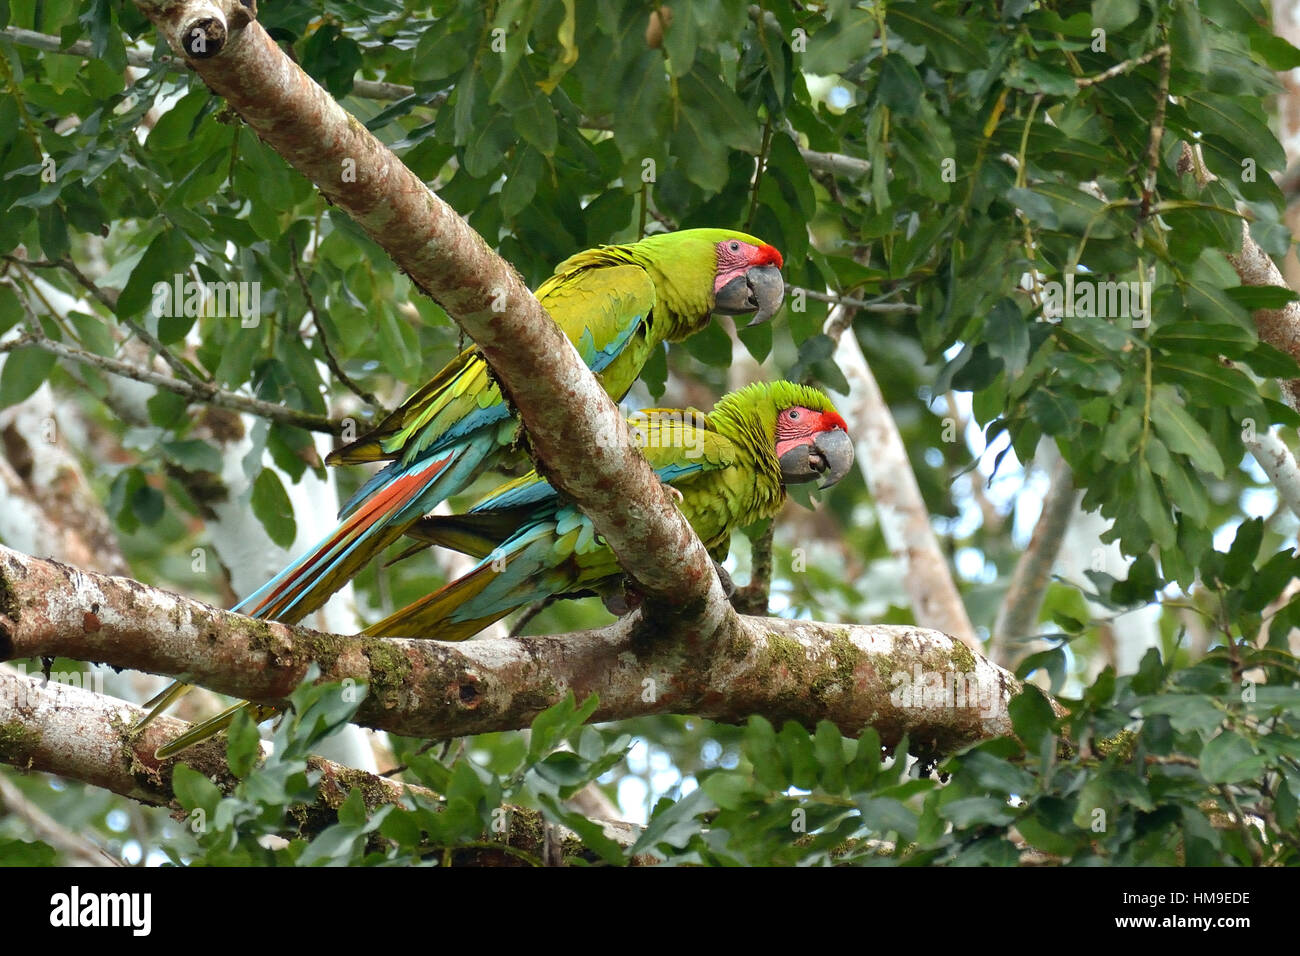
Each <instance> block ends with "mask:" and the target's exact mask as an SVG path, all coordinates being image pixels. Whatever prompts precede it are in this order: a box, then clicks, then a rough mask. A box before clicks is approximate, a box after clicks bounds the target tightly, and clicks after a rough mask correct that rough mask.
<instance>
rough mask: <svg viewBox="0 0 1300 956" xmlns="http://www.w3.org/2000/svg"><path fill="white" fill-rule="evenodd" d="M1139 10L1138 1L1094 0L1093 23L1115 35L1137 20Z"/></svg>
mask: <svg viewBox="0 0 1300 956" xmlns="http://www.w3.org/2000/svg"><path fill="white" fill-rule="evenodd" d="M1139 9H1140V8H1139V4H1138V0H1092V22H1093V23H1094V24H1096V25H1097V26H1099V27H1101V29H1103V30H1105V31H1106V32H1107V33H1114V32H1117V31H1119V30H1122V29H1124V28H1125V27H1126V26H1128V25H1129V24H1130V23H1132V22H1133V21H1134V20H1136V19H1137V17H1138V10H1139Z"/></svg>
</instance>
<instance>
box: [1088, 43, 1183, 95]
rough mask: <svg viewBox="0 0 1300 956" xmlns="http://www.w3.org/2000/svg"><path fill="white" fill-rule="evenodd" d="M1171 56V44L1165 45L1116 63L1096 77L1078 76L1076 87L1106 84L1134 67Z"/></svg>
mask: <svg viewBox="0 0 1300 956" xmlns="http://www.w3.org/2000/svg"><path fill="white" fill-rule="evenodd" d="M1168 54H1169V44H1168V43H1166V44H1163V45H1162V46H1158V47H1156V48H1155V49H1154V50H1151V51H1149V52H1147V53H1143V54H1142V55H1141V56H1139V57H1134V58H1133V59H1131V60H1125V61H1124V62H1123V63H1116V64H1115V65H1114V66H1112V67H1111V68H1110V69H1109V70H1105V71H1103V72H1101V73H1098V74H1097V75H1096V76H1077V77H1075V78H1074V85H1075V86H1077V87H1079V88H1080V89H1082V88H1083V87H1085V86H1095V85H1096V84H1098V83H1104V82H1105V81H1106V80H1109V79H1110V78H1111V77H1115V76H1119V75H1120V74H1121V73H1127V72H1128V71H1129V70H1131V69H1133V68H1134V67H1138V66H1141V65H1142V64H1143V63H1150V62H1151V61H1152V60H1154V59H1155V58H1156V57H1158V56H1167V55H1168Z"/></svg>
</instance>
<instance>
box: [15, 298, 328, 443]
mask: <svg viewBox="0 0 1300 956" xmlns="http://www.w3.org/2000/svg"><path fill="white" fill-rule="evenodd" d="M10 285H13V284H12V283H10ZM14 288H15V291H18V292H19V295H18V299H19V301H20V302H21V303H22V306H23V310H24V311H25V312H26V313H27V317H28V328H29V329H30V330H31V331H28V332H25V333H23V334H22V335H19V336H16V337H15V338H13V339H10V340H9V341H8V342H4V343H0V353H4V352H14V351H17V350H18V349H21V348H27V347H28V346H34V347H36V348H39V349H42V350H44V351H46V352H51V353H53V354H54V355H57V356H59V357H60V358H64V359H68V360H69V361H73V362H77V363H79V364H81V365H89V366H91V367H92V368H97V369H100V370H101V371H105V372H110V373H112V374H113V375H120V376H122V377H123V378H130V379H135V381H137V382H145V383H146V384H149V385H156V386H157V387H159V388H163V389H166V390H167V391H169V392H174V393H176V394H177V395H180V396H183V397H185V398H188V399H190V401H193V402H198V403H201V404H205V405H215V406H217V407H218V408H229V409H230V410H232V411H236V412H245V413H247V414H249V415H256V416H257V417H259V418H266V419H269V420H270V421H273V422H281V423H283V424H285V425H293V426H295V427H296V428H304V429H307V430H308V431H316V432H325V433H326V434H330V435H337V434H338V433H339V432H340V431H341V430H342V427H343V425H342V422H341V421H339V420H338V419H334V418H328V417H326V416H325V415H314V414H312V413H311V412H303V411H299V410H298V409H296V408H287V407H285V406H283V405H275V404H272V403H271V402H264V401H262V400H261V399H257V398H249V397H248V396H246V395H237V394H235V393H234V392H227V391H226V390H225V389H221V388H218V387H217V386H215V385H210V384H208V383H207V382H182V381H181V380H180V379H175V378H172V377H171V376H169V375H163V374H162V373H161V372H155V371H153V370H152V369H146V368H140V367H139V366H136V365H132V364H130V363H129V362H123V361H121V360H120V359H115V358H110V357H109V356H107V355H99V354H97V353H95V352H87V351H86V350H85V349H79V348H76V347H75V346H72V345H66V344H64V343H63V342H56V341H54V340H53V339H51V338H49V337H47V336H46V335H45V333H44V332H42V331H40V328H41V326H40V322H39V320H38V319H37V318H36V313H35V312H33V311H32V309H31V306H30V305H28V303H27V300H26V297H25V296H23V295H22V294H21V290H18V289H17V287H16V286H14Z"/></svg>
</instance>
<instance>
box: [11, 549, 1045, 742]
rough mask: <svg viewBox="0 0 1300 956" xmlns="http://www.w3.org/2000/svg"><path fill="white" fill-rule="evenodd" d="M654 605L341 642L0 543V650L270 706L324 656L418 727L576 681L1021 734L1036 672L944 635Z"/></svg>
mask: <svg viewBox="0 0 1300 956" xmlns="http://www.w3.org/2000/svg"><path fill="white" fill-rule="evenodd" d="M638 613H639V612H634V613H633V614H631V615H629V616H628V617H625V618H623V619H621V620H619V621H617V622H615V623H614V624H611V625H609V626H608V627H604V628H600V629H597V630H591V631H583V632H579V633H575V634H558V635H554V636H550V637H529V638H514V639H486V640H476V641H466V642H462V643H459V644H451V643H447V642H443V641H429V640H398V639H386V638H373V637H362V636H355V637H342V636H337V635H326V634H320V633H318V632H316V631H311V630H309V629H307V628H296V627H288V626H286V625H283V624H279V623H275V622H266V621H255V620H251V619H249V618H246V617H244V616H243V615H239V614H234V613H232V612H229V611H222V610H218V609H216V608H213V607H210V606H209V605H206V604H203V603H201V602H198V601H192V600H189V599H187V598H184V597H181V596H179V595H175V594H171V593H169V592H166V591H161V590H158V589H155V588H150V587H147V586H145V585H143V584H140V583H138V582H136V581H132V580H130V579H128V578H116V577H111V576H108V575H102V574H94V573H91V572H88V571H79V570H77V569H75V568H70V567H68V566H67V565H63V564H59V563H57V562H53V561H44V560H41V559H38V558H32V557H29V556H27V555H23V554H20V553H19V552H16V551H12V550H9V549H7V548H2V547H0V658H4V659H19V658H29V657H40V656H59V657H70V658H74V659H77V660H85V661H98V662H103V663H106V664H108V665H110V666H112V667H131V668H136V669H139V670H148V671H153V672H161V673H168V674H178V675H183V677H184V679H186V680H192V681H196V682H198V683H201V684H203V685H204V686H207V687H211V688H212V689H214V690H219V691H221V692H223V693H228V694H234V695H238V696H240V697H244V698H247V699H251V700H257V701H261V702H266V703H279V702H280V701H282V699H283V698H284V697H286V696H287V695H288V694H289V693H290V692H291V691H292V690H293V688H294V687H295V686H296V685H297V684H298V683H300V682H301V681H302V679H303V678H304V676H305V675H306V673H307V670H308V668H309V667H310V665H311V664H312V663H313V662H315V663H316V664H317V665H318V666H319V667H320V669H321V672H322V678H323V679H325V680H344V679H348V678H350V679H352V680H354V681H357V682H359V683H360V682H364V683H366V684H368V685H369V687H370V693H369V695H368V697H367V699H366V700H365V701H364V702H363V703H362V705H361V708H360V710H359V711H358V713H357V717H356V720H357V722H358V723H362V724H365V725H367V726H370V727H374V728H376V729H380V730H390V731H393V732H395V733H400V734H406V735H410V736H420V737H437V738H442V737H458V736H465V735H469V734H477V733H486V732H490V731H499V730H514V729H519V728H523V727H527V726H529V724H530V723H531V721H532V719H533V718H534V717H535V716H536V715H537V714H539V713H541V711H543V710H545V709H546V708H547V707H549V706H551V705H553V704H554V703H556V702H558V701H559V700H561V699H563V698H564V696H565V695H566V694H567V693H568V692H569V691H573V692H574V693H575V694H576V695H577V696H578V698H579V699H584V698H586V697H587V696H589V695H590V694H593V693H595V694H599V695H600V709H599V710H598V711H597V712H596V714H595V716H594V719H595V720H620V719H624V718H628V717H636V716H643V715H648V714H666V713H694V714H698V715H700V716H702V717H706V718H710V719H713V720H720V721H726V722H732V723H738V722H742V721H744V720H745V719H746V718H747V717H748V716H749V715H750V714H755V713H760V714H764V715H766V716H767V717H768V718H769V719H771V720H773V721H775V722H779V721H782V720H787V719H789V720H795V721H798V722H799V723H801V724H804V725H805V726H809V727H812V726H815V725H816V723H817V722H818V721H820V720H829V721H831V722H832V723H834V724H835V725H836V726H837V727H838V728H839V729H840V730H841V732H843V733H844V734H846V735H848V736H853V737H856V736H857V735H858V734H859V733H860V732H861V731H862V730H863V728H864V727H866V726H868V725H870V726H872V727H874V728H875V729H876V731H877V732H878V733H879V734H880V737H881V739H882V740H883V741H884V742H885V744H886V745H888V746H893V745H895V744H897V742H898V741H899V740H900V739H901V738H902V737H903V735H905V734H906V735H907V736H908V737H909V738H910V739H911V741H912V742H913V743H914V744H915V745H916V747H917V748H919V749H921V750H935V751H939V752H948V751H951V750H953V749H955V748H958V747H961V746H965V745H967V744H971V743H975V742H976V741H979V740H982V739H985V738H987V737H990V736H994V735H997V734H1003V733H1008V732H1010V727H1011V725H1010V721H1009V719H1008V716H1007V709H1006V708H1007V703H1008V701H1009V700H1010V698H1011V697H1012V695H1013V694H1015V693H1016V692H1018V690H1019V687H1020V683H1019V682H1018V681H1017V680H1016V679H1015V678H1014V677H1012V676H1011V675H1010V674H1009V673H1007V672H1006V671H1004V670H1002V669H1001V668H999V667H996V666H995V665H993V664H992V663H990V662H989V661H987V660H985V659H984V658H982V657H980V656H978V655H976V654H973V653H971V651H970V650H969V649H967V648H966V647H965V646H964V645H962V644H960V643H958V642H956V641H954V640H953V639H952V638H949V637H947V636H946V635H943V634H939V633H936V632H934V631H927V630H924V629H921V628H916V627H905V626H890V625H836V624H820V623H817V622H813V621H791V620H785V619H782V618H741V617H736V618H734V619H733V623H732V624H731V625H730V626H728V627H726V628H723V629H722V630H721V631H720V632H719V633H718V634H717V636H716V637H715V638H711V639H708V640H701V639H700V638H699V632H698V630H697V629H695V628H693V627H691V626H689V625H687V624H682V625H680V626H678V627H675V628H673V629H671V630H670V629H666V628H664V629H661V630H660V631H659V632H658V633H657V634H656V635H655V637H654V639H653V640H647V639H646V637H645V636H644V635H643V634H642V633H641V632H640V628H639V627H638V620H637V614H638ZM123 732H124V733H125V732H126V731H125V730H123Z"/></svg>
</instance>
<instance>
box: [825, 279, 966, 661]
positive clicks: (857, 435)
mask: <svg viewBox="0 0 1300 956" xmlns="http://www.w3.org/2000/svg"><path fill="white" fill-rule="evenodd" d="M851 318H852V315H851V312H850V311H849V310H848V309H847V308H846V307H845V306H842V305H841V306H836V307H835V308H834V309H832V310H831V314H830V315H829V316H827V318H826V325H825V332H826V334H827V335H829V336H830V337H831V338H832V339H834V340H836V341H837V348H836V351H835V363H836V364H837V365H838V366H839V367H840V369H841V370H842V371H843V372H844V377H845V378H846V379H847V380H848V382H849V387H850V389H851V391H850V393H849V396H848V398H847V402H846V404H841V405H840V408H841V409H842V410H843V412H844V417H845V419H846V420H847V421H848V422H849V430H850V434H851V435H852V437H853V444H854V445H855V446H856V447H857V449H858V454H857V461H858V467H859V468H860V469H861V470H862V477H863V478H864V479H866V482H867V487H868V488H869V489H870V490H871V497H872V498H873V499H874V500H875V503H876V510H877V512H878V513H879V515H880V526H881V529H882V531H883V532H884V535H885V541H886V543H887V544H888V545H889V550H890V552H891V553H892V554H893V555H894V557H896V558H897V559H898V560H899V561H900V562H902V564H903V566H904V567H905V568H906V569H907V570H906V573H905V574H904V585H905V586H906V588H907V594H908V597H909V599H910V602H911V605H912V613H913V614H914V615H915V616H916V620H917V623H919V624H920V625H921V626H922V627H932V628H935V629H937V630H940V631H943V632H944V633H945V634H951V635H952V636H953V637H955V638H957V639H958V640H960V641H961V642H962V643H964V644H965V645H966V646H967V647H969V648H971V649H972V650H974V651H976V652H979V651H980V650H981V649H982V645H981V643H980V640H979V638H978V637H977V636H976V634H975V628H974V627H973V626H972V625H971V622H970V616H969V615H968V614H967V613H966V607H965V605H963V604H962V600H961V594H960V593H959V592H958V590H957V585H956V582H954V581H953V578H952V571H951V570H950V569H949V567H948V562H947V560H946V559H945V558H944V556H943V552H941V551H940V550H939V542H938V541H937V540H936V539H935V536H934V529H933V528H931V527H930V514H929V512H928V510H927V509H926V507H925V501H924V499H922V497H921V489H920V488H919V487H918V486H917V483H916V475H915V474H914V473H913V472H912V465H911V462H909V461H908V458H907V448H906V447H905V446H904V445H903V439H902V436H900V435H899V433H898V426H897V424H895V422H894V417H893V415H891V414H890V413H889V406H888V405H886V404H885V399H884V396H883V395H881V393H880V386H879V385H878V384H877V383H876V378H875V376H874V375H872V374H871V369H870V367H868V365H867V360H866V357H865V356H864V355H863V354H862V347H861V346H859V345H858V340H857V337H856V336H855V335H854V334H853V331H852V322H851Z"/></svg>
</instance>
